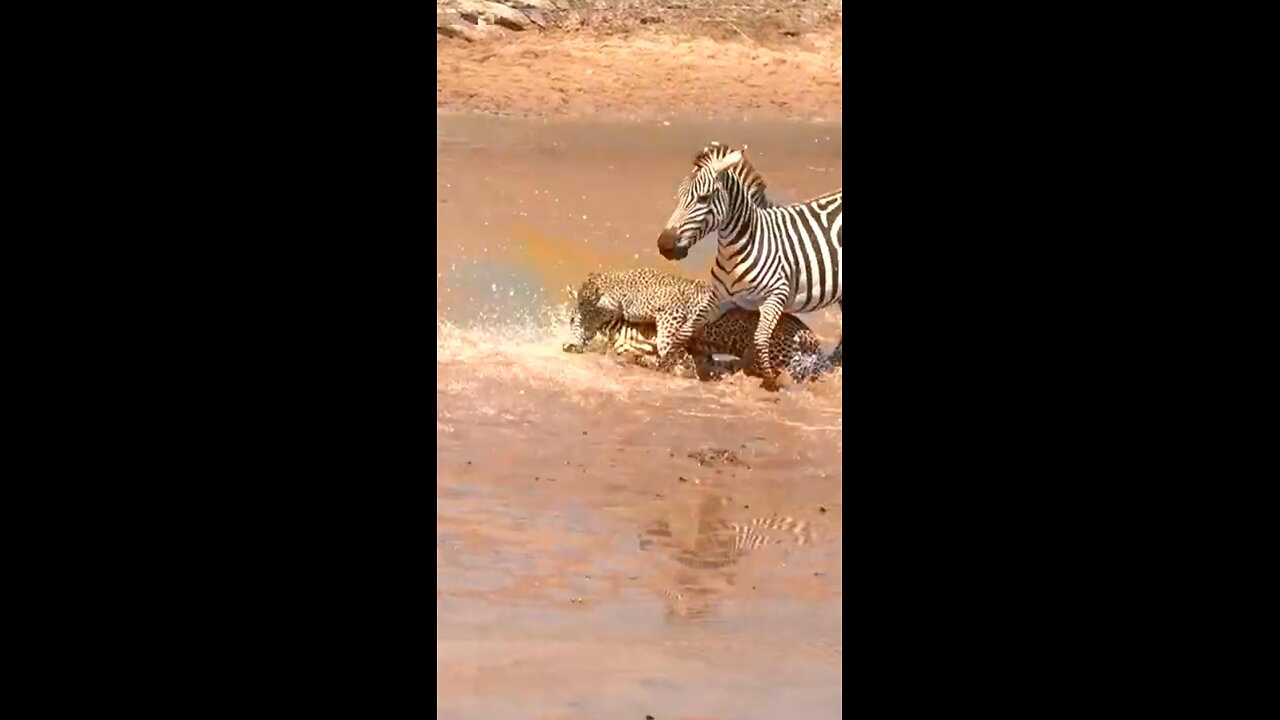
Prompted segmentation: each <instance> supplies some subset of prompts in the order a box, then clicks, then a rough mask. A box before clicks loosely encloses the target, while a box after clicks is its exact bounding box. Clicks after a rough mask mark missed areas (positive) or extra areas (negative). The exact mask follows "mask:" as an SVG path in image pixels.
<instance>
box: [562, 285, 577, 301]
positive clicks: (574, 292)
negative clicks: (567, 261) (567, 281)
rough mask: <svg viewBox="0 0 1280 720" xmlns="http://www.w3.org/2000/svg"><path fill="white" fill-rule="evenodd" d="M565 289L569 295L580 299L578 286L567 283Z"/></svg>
mask: <svg viewBox="0 0 1280 720" xmlns="http://www.w3.org/2000/svg"><path fill="white" fill-rule="evenodd" d="M564 291H565V292H566V293H568V294H569V297H571V298H573V299H574V300H577V299H578V290H577V288H575V287H574V286H572V285H565V286H564Z"/></svg>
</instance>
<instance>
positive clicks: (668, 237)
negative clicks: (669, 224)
mask: <svg viewBox="0 0 1280 720" xmlns="http://www.w3.org/2000/svg"><path fill="white" fill-rule="evenodd" d="M679 239H680V233H679V232H677V231H675V230H672V229H671V228H666V229H664V230H663V231H662V234H660V235H658V253H659V254H660V255H662V257H664V258H666V259H668V260H683V259H684V258H685V256H686V255H688V254H689V248H687V247H681V246H680V244H679V242H678V241H679Z"/></svg>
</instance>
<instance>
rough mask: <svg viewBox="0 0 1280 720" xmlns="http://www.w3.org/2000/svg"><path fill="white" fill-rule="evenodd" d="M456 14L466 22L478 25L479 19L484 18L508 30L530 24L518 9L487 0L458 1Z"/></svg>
mask: <svg viewBox="0 0 1280 720" xmlns="http://www.w3.org/2000/svg"><path fill="white" fill-rule="evenodd" d="M458 14H459V15H461V16H462V19H463V20H466V21H467V22H473V23H476V24H477V25H479V24H480V23H479V21H480V20H484V21H485V22H487V23H493V24H494V25H501V26H502V27H505V28H508V29H510V30H524V29H525V28H527V27H529V24H530V21H529V18H528V17H527V16H526V15H525V14H524V13H522V12H520V11H519V10H516V9H515V8H510V7H507V6H506V5H503V4H502V3H496V2H488V0H465V1H464V2H461V3H458Z"/></svg>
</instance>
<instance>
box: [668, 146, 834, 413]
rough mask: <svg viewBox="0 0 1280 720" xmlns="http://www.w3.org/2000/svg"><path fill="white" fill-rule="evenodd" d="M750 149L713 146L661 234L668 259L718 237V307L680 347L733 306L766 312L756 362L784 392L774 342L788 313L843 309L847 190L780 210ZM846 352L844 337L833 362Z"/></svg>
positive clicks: (694, 324)
mask: <svg viewBox="0 0 1280 720" xmlns="http://www.w3.org/2000/svg"><path fill="white" fill-rule="evenodd" d="M745 150H746V146H743V148H742V150H734V149H732V148H729V147H727V146H724V145H720V144H719V143H715V142H713V143H711V144H710V145H708V146H707V147H705V148H703V150H702V152H700V153H699V154H698V155H697V157H695V158H694V160H693V171H692V173H690V174H689V176H688V177H686V178H685V179H684V181H683V182H681V183H680V186H679V188H677V190H676V209H675V211H674V212H672V213H671V218H670V219H668V220H667V225H666V227H665V228H664V229H663V230H662V233H661V234H660V235H659V236H658V252H659V253H661V254H662V256H663V257H665V258H667V259H668V260H683V259H684V258H685V257H686V256H687V255H688V254H689V249H690V248H692V247H693V245H694V244H695V243H697V242H698V241H699V240H701V239H702V238H704V237H706V236H707V235H710V234H711V233H713V232H715V233H718V235H719V237H720V249H719V252H718V253H717V254H716V262H715V266H714V267H713V268H712V270H711V279H712V281H713V282H712V284H713V285H714V286H715V302H713V303H711V304H709V305H705V306H703V307H702V308H700V309H699V311H698V312H697V313H696V314H695V316H694V317H691V318H690V319H689V321H688V322H686V324H685V325H684V326H683V327H682V328H681V329H680V330H679V331H678V332H677V333H676V336H675V338H674V342H675V343H684V342H687V341H688V339H689V337H691V336H692V335H693V333H694V332H696V331H697V330H698V329H699V328H701V327H702V326H704V325H706V324H707V323H709V322H712V321H714V320H715V319H716V318H718V317H720V316H721V315H722V314H724V313H725V312H726V311H727V310H729V309H730V308H732V307H735V306H737V307H742V308H745V309H759V311H760V322H759V324H758V325H757V326H756V331H755V338H754V340H755V348H754V349H755V352H756V362H757V363H758V367H759V369H760V374H761V375H762V376H763V377H764V386H765V387H767V388H770V389H777V387H778V385H777V380H776V377H777V373H778V367H777V364H776V362H775V359H774V358H772V357H770V353H769V337H770V336H771V335H772V333H773V328H774V326H775V325H777V323H778V318H779V317H781V315H782V313H783V312H812V311H814V310H818V309H820V308H824V307H826V306H828V305H832V304H835V303H839V305H840V310H841V312H842V313H843V312H844V294H843V287H842V286H843V283H842V281H841V279H842V277H843V274H844V266H843V264H842V262H841V261H842V258H843V254H842V252H841V246H842V245H843V241H844V219H843V218H844V200H843V197H844V191H843V189H840V190H836V191H835V192H831V193H827V194H826V195H822V196H820V197H816V198H814V199H812V200H808V201H805V202H801V203H795V204H793V205H774V204H773V203H772V202H770V201H769V200H768V198H767V197H766V196H765V182H764V178H762V177H761V176H760V173H758V172H757V171H756V169H755V168H754V167H752V165H751V163H750V161H748V160H747V159H746V157H745V156H744V154H743V153H744V151H745ZM843 348H844V339H843V338H841V340H840V343H839V344H838V345H836V349H835V352H834V353H832V360H833V362H835V363H837V364H839V363H840V361H841V359H842V356H843Z"/></svg>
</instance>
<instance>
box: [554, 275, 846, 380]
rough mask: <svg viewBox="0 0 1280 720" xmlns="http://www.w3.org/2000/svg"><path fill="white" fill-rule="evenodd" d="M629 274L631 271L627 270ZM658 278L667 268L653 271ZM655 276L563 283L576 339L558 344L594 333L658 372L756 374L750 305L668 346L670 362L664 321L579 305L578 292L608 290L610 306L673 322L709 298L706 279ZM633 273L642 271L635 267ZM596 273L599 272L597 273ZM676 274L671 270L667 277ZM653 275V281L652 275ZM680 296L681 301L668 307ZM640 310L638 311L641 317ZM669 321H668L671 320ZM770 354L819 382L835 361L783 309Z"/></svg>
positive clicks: (575, 348) (794, 374)
mask: <svg viewBox="0 0 1280 720" xmlns="http://www.w3.org/2000/svg"><path fill="white" fill-rule="evenodd" d="M624 272H633V271H624ZM653 273H654V274H656V275H658V276H665V275H666V273H660V272H657V271H653ZM654 274H649V273H644V274H643V275H640V277H643V278H644V280H645V281H646V282H644V283H634V284H629V283H625V282H619V281H618V278H609V280H611V281H613V282H612V284H610V285H609V289H608V290H607V291H605V292H599V285H595V284H593V280H592V276H588V280H587V282H585V283H583V286H582V287H581V288H579V289H577V290H575V289H574V288H572V287H567V288H565V290H566V292H567V293H568V294H569V296H570V297H571V298H573V299H574V300H576V301H577V308H576V309H575V311H574V313H573V314H572V316H571V318H570V327H571V329H572V331H573V333H574V336H575V340H578V341H579V342H578V343H566V344H565V345H563V346H562V348H561V349H562V350H564V351H565V352H581V350H582V347H584V346H585V343H586V342H589V341H590V340H591V338H592V337H594V336H595V335H596V334H600V335H603V336H604V337H605V339H606V340H607V341H608V343H609V345H610V346H611V347H612V349H613V351H614V352H615V353H617V354H619V355H628V356H631V357H632V358H633V359H635V360H636V361H637V362H638V363H639V364H641V365H643V366H645V367H648V368H650V369H656V370H669V369H673V368H692V369H693V370H694V372H695V373H696V374H697V376H698V377H699V378H701V379H704V380H705V379H719V378H721V377H724V376H725V375H728V374H731V373H733V372H736V371H737V370H742V371H744V372H745V373H746V374H747V375H752V376H756V377H759V376H760V373H759V370H758V367H757V366H756V365H755V363H754V362H753V358H754V353H755V345H754V339H753V338H754V336H755V328H756V325H757V323H758V322H759V320H760V313H759V312H756V311H754V310H744V309H741V308H733V309H730V310H728V311H726V312H725V314H724V315H722V316H721V317H720V318H718V319H717V320H715V321H714V322H712V323H710V324H709V325H707V326H705V327H704V328H703V329H702V330H700V331H699V332H698V333H696V334H695V335H694V336H693V337H692V338H690V340H689V343H688V344H687V345H686V346H684V347H677V348H673V349H672V351H671V355H670V356H669V358H668V362H667V363H665V364H664V363H663V361H662V359H661V345H662V326H661V325H660V324H659V322H658V321H656V320H655V321H634V320H630V319H628V318H627V317H626V315H625V313H618V312H616V311H612V310H607V309H602V308H601V307H600V304H599V303H598V301H597V302H596V303H592V302H591V301H587V302H585V303H584V301H583V298H584V297H587V298H591V297H596V298H598V297H602V296H604V295H609V300H610V302H609V303H608V305H609V306H611V307H616V306H628V307H632V308H636V307H640V308H644V309H647V310H650V311H653V309H654V308H660V310H659V311H653V315H654V316H655V317H665V318H667V319H668V320H670V321H672V323H673V324H675V323H678V322H679V321H680V320H681V319H683V318H685V317H688V313H689V312H691V309H690V308H693V307H696V304H697V303H699V302H704V301H707V299H708V298H710V297H711V293H712V289H711V283H710V282H708V281H705V280H686V279H685V278H679V280H681V281H685V282H687V283H688V285H677V286H675V287H672V286H671V285H664V284H662V283H661V282H660V280H661V279H660V278H655V275H654ZM637 275H639V274H638V273H637ZM595 277H599V276H598V275H596V276H595ZM667 277H674V276H667ZM655 280H658V281H655ZM646 294H652V295H654V296H655V297H652V298H650V299H649V301H648V303H645V302H644V300H643V298H637V297H636V296H637V295H646ZM680 302H684V303H685V305H684V307H682V308H681V307H674V308H673V307H672V305H678V304H679V303H680ZM642 314H643V311H641V312H638V313H637V315H642ZM668 327H670V326H668ZM770 353H771V356H772V357H775V358H778V360H779V363H780V365H781V367H783V368H785V369H786V370H787V371H788V373H789V374H790V375H791V378H792V380H794V381H796V382H804V381H806V380H816V379H818V378H819V377H820V376H821V375H823V374H825V373H827V372H830V371H831V370H832V369H833V368H834V366H835V363H834V362H833V360H834V357H833V356H825V355H823V353H822V344H821V342H820V341H819V340H818V337H817V336H816V335H815V334H814V333H813V331H812V330H811V329H810V328H809V326H808V325H806V324H805V323H804V321H802V320H801V319H800V318H798V317H796V316H794V315H790V314H786V313H784V314H783V315H782V316H781V318H780V319H779V321H778V325H777V327H776V328H775V329H774V332H773V335H772V336H771V338H770ZM716 354H720V355H732V356H735V357H737V358H739V360H738V362H727V361H720V360H716V359H715V358H714V355H716Z"/></svg>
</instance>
